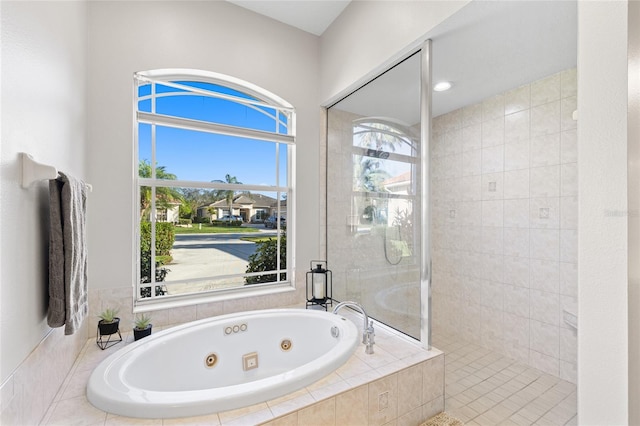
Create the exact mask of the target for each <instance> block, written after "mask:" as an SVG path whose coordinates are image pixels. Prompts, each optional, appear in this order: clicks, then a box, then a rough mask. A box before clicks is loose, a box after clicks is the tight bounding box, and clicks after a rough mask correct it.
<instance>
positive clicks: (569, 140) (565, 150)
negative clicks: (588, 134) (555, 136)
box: [560, 129, 578, 164]
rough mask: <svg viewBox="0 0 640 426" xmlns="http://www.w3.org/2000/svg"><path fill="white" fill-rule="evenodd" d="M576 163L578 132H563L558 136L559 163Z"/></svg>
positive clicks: (573, 130) (574, 130)
mask: <svg viewBox="0 0 640 426" xmlns="http://www.w3.org/2000/svg"><path fill="white" fill-rule="evenodd" d="M577 161H578V131H577V130H576V129H571V130H565V131H564V132H562V133H561V134H560V162H561V163H563V164H564V163H576V162H577Z"/></svg>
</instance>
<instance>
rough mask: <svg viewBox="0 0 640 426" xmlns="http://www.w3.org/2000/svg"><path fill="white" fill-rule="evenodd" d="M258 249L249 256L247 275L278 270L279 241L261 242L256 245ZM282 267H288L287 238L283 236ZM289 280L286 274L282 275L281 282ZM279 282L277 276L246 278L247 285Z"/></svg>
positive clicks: (272, 239)
mask: <svg viewBox="0 0 640 426" xmlns="http://www.w3.org/2000/svg"><path fill="white" fill-rule="evenodd" d="M256 244H257V245H258V247H257V248H256V251H255V253H253V254H252V255H251V256H249V264H248V265H247V273H250V272H263V271H273V270H275V269H276V268H277V262H276V258H277V257H276V255H277V247H278V240H277V239H276V238H269V239H268V240H267V241H261V242H258V243H256ZM280 267H281V268H283V269H284V268H286V267H287V237H286V235H285V234H282V236H281V237H280ZM286 279H287V276H286V274H285V273H281V274H280V280H281V281H284V280H286ZM274 281H277V279H276V274H267V275H257V276H253V277H246V278H245V282H246V284H259V283H270V282H274Z"/></svg>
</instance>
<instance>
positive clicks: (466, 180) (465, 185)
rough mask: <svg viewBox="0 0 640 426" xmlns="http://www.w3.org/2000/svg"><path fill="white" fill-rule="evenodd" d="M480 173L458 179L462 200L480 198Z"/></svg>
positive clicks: (476, 199)
mask: <svg viewBox="0 0 640 426" xmlns="http://www.w3.org/2000/svg"><path fill="white" fill-rule="evenodd" d="M482 178H483V177H482V175H475V176H465V177H463V178H462V179H460V188H461V199H462V200H463V201H479V200H482V192H483V191H482Z"/></svg>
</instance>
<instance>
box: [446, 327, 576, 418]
mask: <svg viewBox="0 0 640 426" xmlns="http://www.w3.org/2000/svg"><path fill="white" fill-rule="evenodd" d="M433 345H434V346H435V347H437V348H438V349H440V350H442V351H443V352H444V353H445V410H446V411H447V412H448V413H450V414H452V415H454V416H456V417H457V418H459V419H460V420H462V421H464V422H465V424H466V425H468V426H478V425H482V426H493V425H540V426H543V425H544V426H560V425H576V424H577V414H576V413H577V401H576V385H575V384H573V383H570V382H567V381H564V380H561V379H559V378H557V377H555V376H552V375H550V374H546V373H543V372H542V371H540V370H536V369H535V368H532V367H529V366H526V365H523V364H520V363H518V362H516V361H514V360H512V359H511V358H507V357H505V356H502V355H500V354H497V353H495V352H492V351H491V350H488V349H485V348H482V347H480V346H478V345H475V344H472V343H466V342H461V341H460V340H459V339H451V338H447V337H445V336H438V335H434V336H433Z"/></svg>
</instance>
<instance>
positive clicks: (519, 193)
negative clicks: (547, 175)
mask: <svg viewBox="0 0 640 426" xmlns="http://www.w3.org/2000/svg"><path fill="white" fill-rule="evenodd" d="M515 198H529V169H522V170H510V171H508V172H504V199H505V200H510V199H515Z"/></svg>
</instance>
